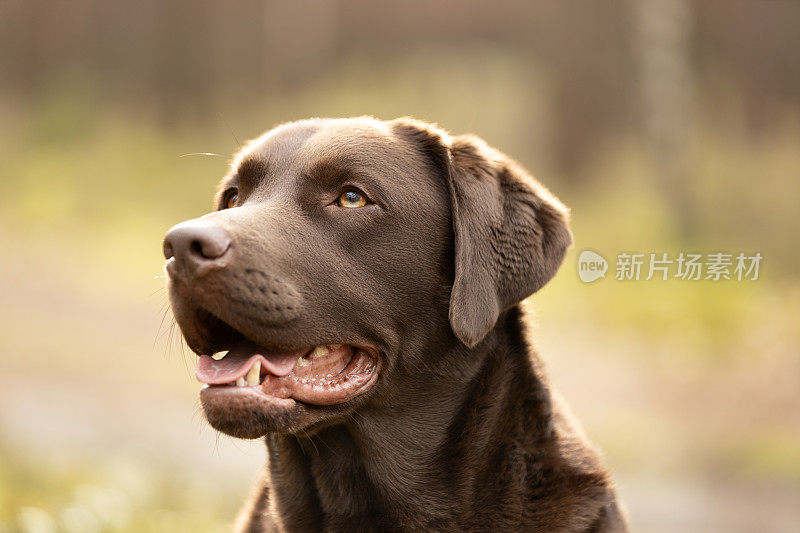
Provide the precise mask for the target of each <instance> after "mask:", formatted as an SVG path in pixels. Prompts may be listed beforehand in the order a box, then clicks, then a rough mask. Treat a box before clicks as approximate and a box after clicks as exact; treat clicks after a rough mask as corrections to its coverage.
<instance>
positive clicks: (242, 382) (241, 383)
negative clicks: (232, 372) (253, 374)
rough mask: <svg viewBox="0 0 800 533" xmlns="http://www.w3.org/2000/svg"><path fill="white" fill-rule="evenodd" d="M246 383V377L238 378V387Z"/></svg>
mask: <svg viewBox="0 0 800 533" xmlns="http://www.w3.org/2000/svg"><path fill="white" fill-rule="evenodd" d="M245 385H247V382H246V381H245V380H244V378H239V379H237V380H236V386H237V387H244V386H245Z"/></svg>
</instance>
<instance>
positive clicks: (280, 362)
mask: <svg viewBox="0 0 800 533" xmlns="http://www.w3.org/2000/svg"><path fill="white" fill-rule="evenodd" d="M305 353H306V352H305V350H304V351H299V352H268V351H266V350H265V349H264V348H262V347H260V346H258V345H256V344H253V343H250V342H243V343H241V344H237V345H236V346H235V347H234V348H232V349H231V350H230V351H229V352H228V354H227V355H226V356H225V357H223V358H222V359H220V360H219V361H217V360H215V359H214V358H213V357H211V356H210V355H201V356H200V360H199V361H198V362H197V370H196V371H195V375H196V376H197V380H198V381H200V382H201V383H207V384H209V385H222V384H224V383H230V382H232V381H236V380H237V379H239V378H241V377H244V375H245V374H247V371H248V370H250V367H251V366H253V363H254V362H255V361H256V360H257V359H260V360H261V368H262V369H263V370H264V371H266V373H267V374H272V375H274V376H286V375H288V374H289V373H290V372H291V371H292V368H294V365H295V363H296V362H297V360H298V359H299V358H300V356H301V355H303V354H305Z"/></svg>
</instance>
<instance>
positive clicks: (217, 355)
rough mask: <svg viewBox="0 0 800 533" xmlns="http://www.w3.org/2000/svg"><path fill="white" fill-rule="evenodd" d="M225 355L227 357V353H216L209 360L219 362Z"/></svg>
mask: <svg viewBox="0 0 800 533" xmlns="http://www.w3.org/2000/svg"><path fill="white" fill-rule="evenodd" d="M226 355H228V352H217V353H215V354H214V355H212V356H211V358H212V359H214V361H219V360H220V359H222V358H223V357H225V356H226Z"/></svg>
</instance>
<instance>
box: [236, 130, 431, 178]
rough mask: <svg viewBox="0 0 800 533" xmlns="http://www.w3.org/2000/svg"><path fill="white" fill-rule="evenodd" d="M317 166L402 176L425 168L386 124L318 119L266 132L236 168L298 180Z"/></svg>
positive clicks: (420, 159)
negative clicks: (287, 175)
mask: <svg viewBox="0 0 800 533" xmlns="http://www.w3.org/2000/svg"><path fill="white" fill-rule="evenodd" d="M321 163H323V164H329V163H337V164H339V165H340V166H342V167H350V168H353V169H356V167H360V168H362V169H369V168H373V169H374V168H376V167H377V168H380V169H382V170H405V171H408V170H409V167H412V166H416V167H417V168H421V167H422V166H423V165H424V161H423V157H422V155H421V154H420V153H419V152H417V151H415V150H411V149H409V146H408V145H407V144H406V143H404V142H403V141H402V140H401V139H399V138H398V137H397V136H396V134H395V133H394V132H393V131H392V129H391V127H390V125H389V124H388V123H386V122H382V121H379V120H374V119H316V120H310V121H302V122H295V123H290V124H286V125H283V126H279V127H277V128H275V129H273V130H270V131H269V132H267V133H265V134H264V135H262V136H261V137H259V138H258V139H256V140H254V141H252V142H251V143H250V144H249V145H248V146H247V147H246V148H245V150H243V151H242V152H241V154H240V155H239V156H238V157H237V158H236V160H235V161H234V166H235V167H236V168H239V169H242V168H248V167H249V168H260V169H265V170H266V169H267V168H269V171H270V172H275V173H278V174H285V173H287V172H289V173H292V174H297V173H300V174H302V173H307V172H310V171H311V170H313V169H314V168H315V167H316V166H317V165H320V164H321ZM402 167H405V168H402Z"/></svg>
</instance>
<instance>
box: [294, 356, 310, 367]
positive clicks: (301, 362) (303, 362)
mask: <svg viewBox="0 0 800 533" xmlns="http://www.w3.org/2000/svg"><path fill="white" fill-rule="evenodd" d="M307 364H308V358H307V357H306V356H305V355H304V356H303V357H301V358H300V359H298V360H297V366H306V365H307Z"/></svg>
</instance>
